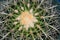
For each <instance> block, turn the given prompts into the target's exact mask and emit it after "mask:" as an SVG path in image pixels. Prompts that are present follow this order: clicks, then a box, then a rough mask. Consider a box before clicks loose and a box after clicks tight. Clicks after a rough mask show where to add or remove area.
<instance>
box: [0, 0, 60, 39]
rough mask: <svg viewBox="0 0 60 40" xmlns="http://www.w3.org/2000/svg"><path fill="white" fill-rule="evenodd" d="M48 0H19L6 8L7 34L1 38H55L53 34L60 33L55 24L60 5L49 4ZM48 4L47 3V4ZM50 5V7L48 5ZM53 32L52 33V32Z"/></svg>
mask: <svg viewBox="0 0 60 40" xmlns="http://www.w3.org/2000/svg"><path fill="white" fill-rule="evenodd" d="M46 2H47V0H41V1H39V0H38V1H36V0H33V1H32V0H18V1H14V3H12V4H10V5H9V7H8V8H7V9H6V11H5V12H6V13H7V14H4V15H3V16H5V17H4V23H3V25H4V26H5V27H6V31H7V32H6V35H4V36H3V37H2V38H1V40H3V39H6V38H8V37H9V38H8V40H55V38H54V37H53V36H51V34H52V31H53V32H54V33H60V31H59V30H58V28H57V27H56V26H55V25H57V23H58V24H59V22H58V20H56V19H59V18H60V17H59V16H58V15H57V14H55V13H56V10H55V8H56V7H57V6H58V5H53V6H51V5H52V4H51V5H49V4H47V3H46ZM46 4H47V5H46ZM46 6H48V7H46ZM50 32H51V33H50Z"/></svg>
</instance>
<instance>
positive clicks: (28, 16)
mask: <svg viewBox="0 0 60 40" xmlns="http://www.w3.org/2000/svg"><path fill="white" fill-rule="evenodd" d="M18 18H20V19H19V21H20V24H21V25H24V28H26V30H28V28H29V27H34V23H35V22H37V19H36V17H34V16H33V14H32V13H30V12H29V11H24V12H21V14H20V16H19V17H18Z"/></svg>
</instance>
